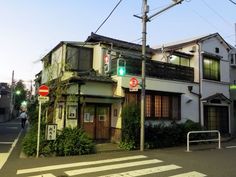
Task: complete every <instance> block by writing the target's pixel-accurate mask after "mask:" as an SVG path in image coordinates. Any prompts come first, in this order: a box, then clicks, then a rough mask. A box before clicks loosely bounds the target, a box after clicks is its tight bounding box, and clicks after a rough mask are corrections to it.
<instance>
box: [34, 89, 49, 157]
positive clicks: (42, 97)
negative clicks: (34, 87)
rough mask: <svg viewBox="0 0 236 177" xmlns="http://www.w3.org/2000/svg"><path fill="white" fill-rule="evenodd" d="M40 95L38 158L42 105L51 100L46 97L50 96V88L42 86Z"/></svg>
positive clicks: (37, 154)
mask: <svg viewBox="0 0 236 177" xmlns="http://www.w3.org/2000/svg"><path fill="white" fill-rule="evenodd" d="M38 94H39V95H40V96H39V97H38V101H39V113H38V135H37V152H36V157H37V158H38V157H39V144H40V124H41V105H42V103H45V102H46V101H48V100H49V98H48V97H46V96H47V95H48V94H49V88H48V86H46V85H41V86H40V87H39V89H38Z"/></svg>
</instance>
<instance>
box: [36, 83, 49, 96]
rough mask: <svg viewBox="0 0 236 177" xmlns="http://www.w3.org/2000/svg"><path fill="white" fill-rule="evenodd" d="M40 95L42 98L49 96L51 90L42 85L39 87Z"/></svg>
mask: <svg viewBox="0 0 236 177" xmlns="http://www.w3.org/2000/svg"><path fill="white" fill-rule="evenodd" d="M38 93H39V95H40V96H47V95H48V94H49V88H48V86H46V85H41V86H40V87H39V90H38Z"/></svg>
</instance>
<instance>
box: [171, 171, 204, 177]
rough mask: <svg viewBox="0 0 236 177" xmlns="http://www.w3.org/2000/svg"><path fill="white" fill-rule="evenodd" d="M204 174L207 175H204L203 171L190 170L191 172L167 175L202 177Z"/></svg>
mask: <svg viewBox="0 0 236 177" xmlns="http://www.w3.org/2000/svg"><path fill="white" fill-rule="evenodd" d="M204 176H207V175H205V174H203V173H199V172H196V171H192V172H188V173H182V174H178V175H174V176H169V177H204Z"/></svg>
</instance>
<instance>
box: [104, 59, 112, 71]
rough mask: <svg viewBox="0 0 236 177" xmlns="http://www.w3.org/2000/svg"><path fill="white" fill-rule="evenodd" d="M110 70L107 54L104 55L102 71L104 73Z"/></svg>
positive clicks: (109, 60)
mask: <svg viewBox="0 0 236 177" xmlns="http://www.w3.org/2000/svg"><path fill="white" fill-rule="evenodd" d="M110 71H111V56H110V55H109V54H106V55H104V72H105V73H106V74H108V73H110Z"/></svg>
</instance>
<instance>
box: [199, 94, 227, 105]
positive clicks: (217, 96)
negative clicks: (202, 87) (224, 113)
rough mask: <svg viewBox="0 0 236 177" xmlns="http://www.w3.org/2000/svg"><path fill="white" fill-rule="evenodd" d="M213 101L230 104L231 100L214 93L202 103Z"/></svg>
mask: <svg viewBox="0 0 236 177" xmlns="http://www.w3.org/2000/svg"><path fill="white" fill-rule="evenodd" d="M213 99H219V100H222V101H226V102H228V103H230V102H231V100H230V99H229V98H227V97H226V96H225V95H224V94H223V93H215V94H214V95H211V96H208V97H205V98H203V99H202V101H207V102H208V101H211V100H213Z"/></svg>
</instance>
